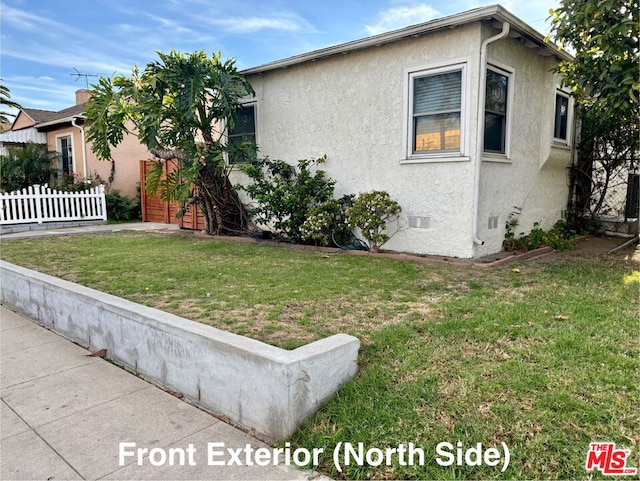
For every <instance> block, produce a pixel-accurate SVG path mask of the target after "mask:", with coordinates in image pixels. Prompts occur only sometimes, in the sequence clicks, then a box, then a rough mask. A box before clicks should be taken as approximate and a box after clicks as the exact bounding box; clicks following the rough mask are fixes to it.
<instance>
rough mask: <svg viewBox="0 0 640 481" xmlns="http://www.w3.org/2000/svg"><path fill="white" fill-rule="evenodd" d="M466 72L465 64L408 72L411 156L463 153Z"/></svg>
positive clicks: (409, 155)
mask: <svg viewBox="0 0 640 481" xmlns="http://www.w3.org/2000/svg"><path fill="white" fill-rule="evenodd" d="M464 76H465V66H464V64H459V65H455V66H448V67H441V68H433V69H429V70H421V71H416V72H411V73H410V74H409V119H408V125H407V127H408V128H407V132H408V139H407V156H408V158H429V157H442V156H443V154H444V155H445V156H448V155H452V154H453V155H461V154H462V153H463V150H464V149H463V145H464V142H463V137H464V105H465V102H464V100H465V99H464V83H465V78H464ZM434 154H435V155H434Z"/></svg>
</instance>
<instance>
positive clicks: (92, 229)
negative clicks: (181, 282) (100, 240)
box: [0, 222, 192, 242]
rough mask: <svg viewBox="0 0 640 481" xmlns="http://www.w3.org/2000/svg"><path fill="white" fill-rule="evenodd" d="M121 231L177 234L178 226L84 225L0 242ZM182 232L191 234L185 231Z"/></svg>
mask: <svg viewBox="0 0 640 481" xmlns="http://www.w3.org/2000/svg"><path fill="white" fill-rule="evenodd" d="M123 230H133V231H156V232H179V231H180V226H178V225H176V224H163V223H159V222H126V223H123V224H101V225H85V226H76V227H60V228H55V229H42V230H31V231H23V232H13V233H10V234H2V235H0V242H2V241H9V240H15V239H35V238H39V237H53V236H62V235H82V234H100V233H104V234H108V233H110V232H120V231H123ZM184 232H192V231H188V230H185V231H184Z"/></svg>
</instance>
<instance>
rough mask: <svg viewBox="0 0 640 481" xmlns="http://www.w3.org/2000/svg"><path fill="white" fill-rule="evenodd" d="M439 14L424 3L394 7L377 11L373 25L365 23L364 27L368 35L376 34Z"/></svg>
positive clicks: (429, 18)
mask: <svg viewBox="0 0 640 481" xmlns="http://www.w3.org/2000/svg"><path fill="white" fill-rule="evenodd" d="M440 15H441V14H440V12H439V11H438V10H436V9H435V8H433V7H431V6H430V5H427V4H424V3H421V4H417V5H411V6H404V7H394V8H390V9H388V10H384V11H382V12H380V13H378V15H377V19H376V22H375V23H374V24H373V25H365V29H366V31H367V32H368V33H369V35H377V34H379V33H383V32H388V31H389V30H395V29H397V28H402V27H406V26H408V25H415V24H418V23H423V22H427V21H429V20H433V19H434V18H437V17H439V16H440Z"/></svg>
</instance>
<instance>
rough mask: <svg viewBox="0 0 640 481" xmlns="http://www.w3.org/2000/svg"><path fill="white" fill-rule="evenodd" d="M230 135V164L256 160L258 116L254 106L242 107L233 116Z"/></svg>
mask: <svg viewBox="0 0 640 481" xmlns="http://www.w3.org/2000/svg"><path fill="white" fill-rule="evenodd" d="M233 121H234V123H233V126H232V127H230V128H229V133H228V138H229V141H228V153H229V162H231V163H232V164H237V163H245V162H252V161H253V160H255V158H256V116H255V108H254V106H253V105H247V106H244V107H241V108H240V109H239V110H238V111H237V112H236V113H235V114H234V116H233Z"/></svg>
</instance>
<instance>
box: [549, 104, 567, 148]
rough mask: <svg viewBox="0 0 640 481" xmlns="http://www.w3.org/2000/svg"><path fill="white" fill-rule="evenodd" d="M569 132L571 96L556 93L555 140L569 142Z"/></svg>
mask: <svg viewBox="0 0 640 481" xmlns="http://www.w3.org/2000/svg"><path fill="white" fill-rule="evenodd" d="M568 132H569V95H568V94H565V93H564V92H560V91H558V92H556V108H555V120H554V124H553V138H554V139H555V140H559V141H561V142H565V143H566V142H567V141H568Z"/></svg>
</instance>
